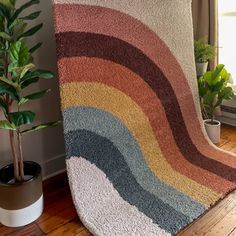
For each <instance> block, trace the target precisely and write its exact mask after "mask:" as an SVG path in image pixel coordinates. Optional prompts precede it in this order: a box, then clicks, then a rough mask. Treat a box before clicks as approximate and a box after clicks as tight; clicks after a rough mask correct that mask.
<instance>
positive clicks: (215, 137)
mask: <svg viewBox="0 0 236 236" xmlns="http://www.w3.org/2000/svg"><path fill="white" fill-rule="evenodd" d="M210 121H211V120H210V119H208V120H204V125H205V129H206V132H207V134H208V137H209V138H210V140H211V141H212V142H213V143H219V142H220V126H221V123H220V122H219V121H218V120H214V124H211V123H210Z"/></svg>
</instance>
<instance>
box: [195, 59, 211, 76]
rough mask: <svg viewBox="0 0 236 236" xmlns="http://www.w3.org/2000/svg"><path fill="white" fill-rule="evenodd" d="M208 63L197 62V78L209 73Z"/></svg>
mask: <svg viewBox="0 0 236 236" xmlns="http://www.w3.org/2000/svg"><path fill="white" fill-rule="evenodd" d="M207 66H208V62H202V63H200V62H196V72H197V77H200V76H202V75H203V74H204V73H205V72H206V71H207Z"/></svg>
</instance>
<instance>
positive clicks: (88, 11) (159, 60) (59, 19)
mask: <svg viewBox="0 0 236 236" xmlns="http://www.w3.org/2000/svg"><path fill="white" fill-rule="evenodd" d="M54 13H55V19H56V32H67V31H75V32H78V31H84V32H91V33H98V34H105V35H108V36H113V37H116V38H119V39H121V40H124V41H126V42H128V43H130V44H132V45H134V46H135V47H137V48H139V49H141V50H142V51H143V52H145V53H146V55H147V56H148V57H149V58H150V59H152V60H153V61H154V62H155V63H156V64H157V65H158V66H159V68H161V69H162V71H163V73H164V74H165V76H166V77H167V78H168V79H169V82H170V83H171V85H172V87H173V90H174V91H175V94H176V97H177V99H178V102H179V105H180V108H181V112H182V114H183V118H184V121H185V123H186V126H187V129H188V132H189V136H190V137H191V139H192V141H193V143H194V144H195V145H196V146H197V148H198V150H199V151H200V152H201V153H202V154H203V155H207V156H209V158H212V159H215V160H217V161H219V162H222V163H224V164H226V165H229V166H231V167H234V168H236V161H235V160H236V159H235V158H236V157H233V156H231V155H229V154H225V153H223V152H220V151H218V150H216V149H215V148H213V147H212V146H210V145H209V144H208V143H207V141H206V139H205V137H204V135H203V133H202V132H201V126H200V123H199V121H198V119H197V113H196V110H195V104H194V101H193V97H192V93H191V90H190V88H189V86H188V84H187V81H186V77H185V75H184V73H183V71H182V70H181V68H180V65H179V64H178V62H177V60H176V59H175V58H174V57H173V55H172V53H171V52H170V50H169V48H168V47H167V46H166V45H165V44H164V42H163V41H162V40H161V39H160V38H159V37H158V36H157V35H156V34H155V33H154V32H152V31H151V30H150V29H148V27H146V26H145V25H144V24H143V23H142V22H140V21H138V20H136V19H134V18H132V17H130V16H128V15H127V14H124V13H121V12H118V11H116V10H112V9H108V8H103V7H96V6H85V5H79V4H55V5H54ZM71 19H73V20H71ZM170 65H171V66H170ZM183 91H184V93H183ZM183 94H184V96H183Z"/></svg>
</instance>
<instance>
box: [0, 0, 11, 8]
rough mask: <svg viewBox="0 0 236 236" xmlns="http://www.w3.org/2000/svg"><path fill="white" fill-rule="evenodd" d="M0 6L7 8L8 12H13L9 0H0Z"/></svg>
mask: <svg viewBox="0 0 236 236" xmlns="http://www.w3.org/2000/svg"><path fill="white" fill-rule="evenodd" d="M0 4H2V5H3V6H4V7H6V8H8V9H9V10H14V9H15V6H14V5H13V4H12V1H11V0H0Z"/></svg>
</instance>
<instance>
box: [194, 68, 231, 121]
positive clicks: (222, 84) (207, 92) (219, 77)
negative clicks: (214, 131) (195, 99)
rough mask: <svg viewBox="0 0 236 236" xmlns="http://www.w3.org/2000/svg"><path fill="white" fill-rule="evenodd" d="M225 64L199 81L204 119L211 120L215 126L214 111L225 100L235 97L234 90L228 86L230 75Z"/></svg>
mask: <svg viewBox="0 0 236 236" xmlns="http://www.w3.org/2000/svg"><path fill="white" fill-rule="evenodd" d="M224 67H225V66H224V65H223V64H219V65H217V67H216V68H215V70H213V71H207V72H206V73H205V74H204V75H203V76H202V77H200V78H199V79H198V88H199V97H200V102H201V108H202V113H203V116H205V117H204V118H207V119H211V124H214V111H215V109H216V108H217V107H218V106H220V105H221V104H222V102H223V100H230V99H232V98H233V96H234V92H233V89H232V88H231V87H230V86H228V82H229V80H230V74H229V73H228V72H227V70H226V69H225V68H224Z"/></svg>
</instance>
